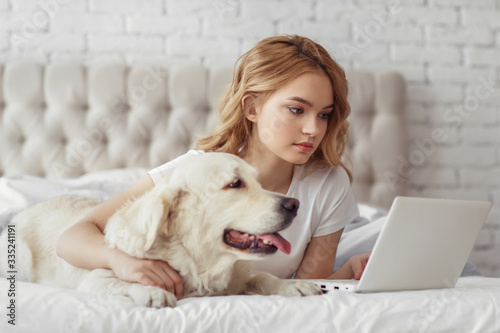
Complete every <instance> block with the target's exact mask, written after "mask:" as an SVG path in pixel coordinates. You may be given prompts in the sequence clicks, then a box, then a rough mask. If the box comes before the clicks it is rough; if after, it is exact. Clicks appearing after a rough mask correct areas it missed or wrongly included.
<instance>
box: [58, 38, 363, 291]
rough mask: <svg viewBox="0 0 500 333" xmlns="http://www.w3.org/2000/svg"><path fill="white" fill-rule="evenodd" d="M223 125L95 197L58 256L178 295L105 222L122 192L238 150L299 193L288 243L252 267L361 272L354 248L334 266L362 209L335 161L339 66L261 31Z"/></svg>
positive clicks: (155, 264) (172, 278)
mask: <svg viewBox="0 0 500 333" xmlns="http://www.w3.org/2000/svg"><path fill="white" fill-rule="evenodd" d="M219 111H220V125H219V126H218V127H217V128H215V130H214V131H213V132H212V133H211V134H210V135H208V136H206V137H204V138H201V139H200V140H199V141H198V143H197V147H196V148H197V150H196V151H190V152H188V153H187V154H186V155H183V156H181V157H179V158H178V159H176V160H174V161H171V162H169V163H167V164H165V165H163V166H160V167H158V168H156V169H153V170H151V171H150V172H149V173H148V174H146V175H145V176H144V177H143V178H142V179H140V180H139V181H138V182H137V183H136V184H135V185H133V186H132V187H130V188H129V189H128V190H126V191H124V192H123V193H120V194H118V195H116V196H115V197H113V198H111V199H109V200H108V201H106V202H104V203H103V204H101V205H100V206H99V207H98V208H96V209H95V211H93V212H92V213H91V214H90V215H89V216H87V217H85V218H84V219H82V220H81V221H79V222H78V223H76V224H75V225H73V226H72V227H71V228H69V229H68V230H66V231H65V232H64V233H63V234H62V235H61V237H60V238H59V241H58V244H57V254H58V255H59V256H60V257H61V258H63V259H65V260H66V261H68V262H69V263H71V264H72V265H74V266H77V267H82V268H87V269H96V268H108V269H111V270H113V272H114V273H115V274H116V276H117V277H118V278H120V279H123V280H125V281H129V282H139V283H142V284H145V285H152V286H158V287H161V288H165V289H167V290H168V291H171V292H172V293H174V294H175V295H176V296H177V298H179V299H180V298H181V297H182V294H183V289H182V280H181V278H180V276H179V275H178V274H177V272H176V271H175V270H173V269H172V268H171V267H170V266H169V265H168V263H167V262H163V261H159V260H149V259H139V258H134V257H131V256H129V255H127V254H125V253H123V252H121V251H119V250H117V249H111V248H109V247H108V246H107V245H106V243H105V241H104V235H103V230H104V228H105V226H106V222H107V220H108V218H109V217H110V216H111V215H112V214H113V213H114V212H115V211H116V210H117V209H118V208H119V207H120V206H121V205H122V204H123V203H124V202H125V201H127V200H134V198H137V197H139V196H140V195H141V194H143V193H144V192H145V191H147V190H149V189H151V188H152V187H154V185H155V183H157V182H158V181H159V180H160V179H161V178H162V177H164V176H165V175H166V174H168V173H169V172H170V171H171V170H172V169H173V168H175V166H176V165H177V163H178V161H179V160H181V159H183V158H184V157H185V156H187V155H189V154H201V153H203V152H205V151H215V152H227V153H232V154H235V155H238V156H239V157H241V158H243V159H244V160H245V161H247V162H248V163H249V164H251V165H252V166H254V167H255V168H257V170H258V171H259V176H258V180H259V182H260V183H261V185H262V187H263V188H264V189H266V190H270V191H275V192H280V193H283V194H287V195H289V196H292V197H295V198H297V199H299V201H300V209H299V213H298V215H297V217H296V218H295V220H294V223H292V225H291V226H290V227H289V228H288V229H286V230H284V231H283V232H282V235H283V236H284V237H285V238H287V239H288V241H290V243H291V244H292V253H291V254H290V255H289V256H286V255H283V254H282V253H281V252H280V253H277V254H275V255H273V256H269V257H267V258H266V259H264V260H262V261H258V262H256V263H255V265H254V270H255V271H267V272H270V273H273V274H274V275H276V276H278V277H281V278H289V277H291V276H292V275H294V274H295V278H356V279H359V278H360V277H361V273H362V272H363V269H364V266H365V265H366V262H367V260H368V257H369V253H365V254H361V255H357V256H353V257H352V258H350V259H349V260H348V261H347V262H346V263H345V264H344V265H343V266H342V267H341V268H340V269H339V270H337V271H336V272H335V273H334V274H332V271H333V267H334V263H335V254H336V251H337V245H338V243H339V240H340V236H341V235H342V231H343V228H344V227H345V226H346V225H347V224H348V223H349V222H350V221H352V220H353V219H354V218H355V217H356V216H357V214H358V211H357V206H356V202H355V200H354V197H353V195H352V192H351V188H350V180H351V174H350V172H349V170H348V169H347V168H346V167H345V165H344V164H343V163H342V161H341V156H342V154H343V153H344V148H345V145H346V141H347V133H348V127H349V124H348V122H347V117H348V115H349V113H350V108H349V104H348V102H347V81H346V78H345V74H344V71H343V70H342V69H341V68H340V67H339V65H337V63H335V61H334V60H333V59H332V58H331V57H330V56H329V54H328V52H327V51H326V50H325V49H324V48H323V47H322V46H321V45H319V44H317V43H315V42H313V41H311V40H310V39H307V38H304V37H300V36H278V37H270V38H266V39H264V40H262V41H260V42H259V43H257V44H256V45H255V47H254V48H252V49H251V50H250V51H248V52H247V53H245V54H244V55H243V56H242V57H241V58H240V59H239V64H238V63H237V64H236V66H235V71H234V75H233V81H232V83H231V85H230V86H229V87H228V88H227V90H226V91H225V92H224V94H223V95H222V98H221V100H220V103H219Z"/></svg>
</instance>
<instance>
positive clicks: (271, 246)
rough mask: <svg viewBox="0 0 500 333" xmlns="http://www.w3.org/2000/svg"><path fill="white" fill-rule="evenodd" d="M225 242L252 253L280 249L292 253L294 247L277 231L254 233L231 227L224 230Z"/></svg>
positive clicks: (270, 252) (271, 251)
mask: <svg viewBox="0 0 500 333" xmlns="http://www.w3.org/2000/svg"><path fill="white" fill-rule="evenodd" d="M224 243H226V244H227V245H229V246H231V247H234V248H237V249H240V250H246V251H249V252H252V253H264V254H272V253H274V252H276V251H277V250H278V249H279V250H280V251H282V252H283V253H286V254H290V251H291V249H292V246H291V245H290V243H289V242H288V241H287V240H286V239H284V238H283V237H282V236H281V235H280V234H278V233H277V232H275V233H272V234H262V235H253V234H249V233H246V232H241V231H238V230H234V229H229V230H226V231H225V232H224Z"/></svg>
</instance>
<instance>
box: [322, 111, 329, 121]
mask: <svg viewBox="0 0 500 333" xmlns="http://www.w3.org/2000/svg"><path fill="white" fill-rule="evenodd" d="M319 117H320V118H321V119H323V120H328V118H330V112H327V113H321V114H320V115H319Z"/></svg>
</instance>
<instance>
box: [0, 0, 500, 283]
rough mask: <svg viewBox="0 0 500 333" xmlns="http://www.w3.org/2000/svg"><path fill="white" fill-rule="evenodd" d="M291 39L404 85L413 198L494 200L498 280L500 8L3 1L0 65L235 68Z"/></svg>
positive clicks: (381, 1)
mask: <svg viewBox="0 0 500 333" xmlns="http://www.w3.org/2000/svg"><path fill="white" fill-rule="evenodd" d="M292 33H297V34H302V35H306V36H308V37H311V38H313V39H315V40H316V41H318V42H320V43H322V44H323V45H324V46H325V47H326V48H327V49H328V50H329V51H330V52H331V53H332V55H334V57H335V58H336V59H337V60H338V61H339V63H341V64H342V65H343V66H344V67H345V68H359V69H365V70H372V71H386V70H397V71H399V72H401V73H402V74H403V75H404V76H405V78H406V80H407V85H408V89H407V90H408V102H407V107H406V114H407V123H408V128H409V131H410V142H409V144H410V147H411V148H410V152H411V153H413V155H412V154H410V162H411V163H412V166H413V167H414V168H415V172H414V173H413V174H412V175H411V177H409V178H408V179H407V185H408V192H409V194H410V195H415V196H430V197H450V198H457V199H471V200H493V201H494V202H495V206H494V210H493V211H492V213H491V214H490V216H489V219H488V222H487V225H486V226H485V228H484V229H483V230H482V232H481V234H480V236H479V238H478V242H477V245H476V248H475V250H474V252H473V255H472V257H471V258H472V260H473V261H474V262H475V263H477V264H478V265H479V267H480V268H481V270H482V272H483V274H485V275H494V276H500V259H499V258H500V148H499V147H500V89H499V85H498V78H499V77H500V0H475V1H470V0H413V1H410V0H375V1H366V0H365V1H356V2H353V1H348V0H147V1H143V0H73V1H69V0H0V61H1V62H7V61H10V60H16V59H35V60H39V61H45V62H50V61H59V60H76V61H82V62H86V63H90V62H94V61H102V60H103V59H106V60H116V61H125V62H133V61H141V60H153V61H183V60H185V59H190V60H195V61H199V62H201V63H205V64H213V63H226V64H231V65H232V64H233V63H234V61H235V60H236V59H237V58H238V56H239V55H241V54H242V53H243V52H244V51H246V50H247V49H248V48H250V47H251V46H252V45H253V44H254V43H255V42H256V41H257V40H259V39H261V38H263V37H266V36H269V35H274V34H292ZM436 130H439V131H441V133H442V136H441V137H440V138H439V140H435V139H436V138H435V137H433V135H434V134H435V133H436Z"/></svg>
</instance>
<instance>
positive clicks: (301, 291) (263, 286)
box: [246, 273, 323, 296]
mask: <svg viewBox="0 0 500 333" xmlns="http://www.w3.org/2000/svg"><path fill="white" fill-rule="evenodd" d="M246 293H247V294H260V295H283V296H312V295H321V294H323V293H322V292H321V289H320V288H318V287H317V286H316V285H315V284H314V283H311V282H307V281H301V280H285V279H280V278H277V277H276V276H274V275H272V274H269V273H259V274H256V275H254V276H252V277H251V278H250V280H248V282H247V290H246Z"/></svg>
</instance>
